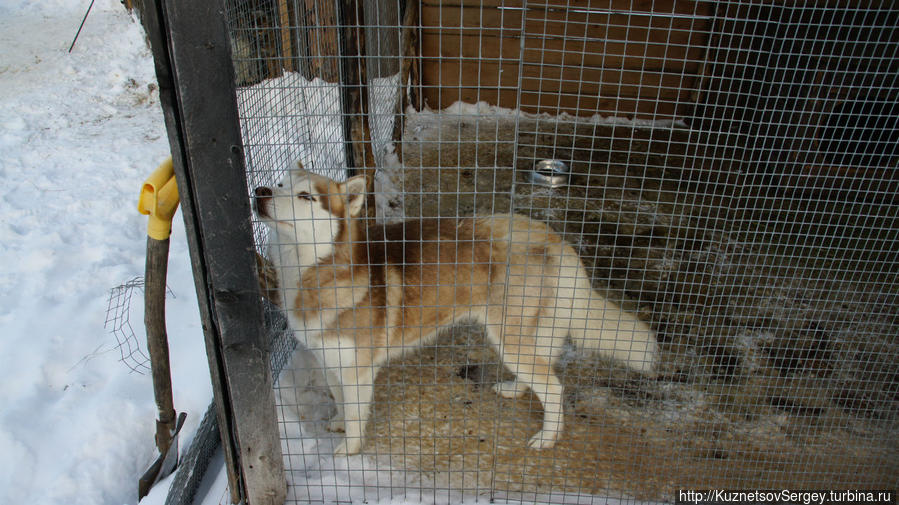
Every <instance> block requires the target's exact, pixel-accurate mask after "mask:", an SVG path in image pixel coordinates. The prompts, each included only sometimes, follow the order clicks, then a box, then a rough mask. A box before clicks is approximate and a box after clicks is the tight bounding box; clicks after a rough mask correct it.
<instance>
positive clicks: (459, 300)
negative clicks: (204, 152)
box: [255, 170, 658, 454]
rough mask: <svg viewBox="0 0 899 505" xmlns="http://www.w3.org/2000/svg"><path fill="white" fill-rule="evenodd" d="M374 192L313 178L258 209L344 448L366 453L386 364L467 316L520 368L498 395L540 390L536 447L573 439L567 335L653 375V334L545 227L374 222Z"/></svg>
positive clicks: (502, 221) (268, 193)
mask: <svg viewBox="0 0 899 505" xmlns="http://www.w3.org/2000/svg"><path fill="white" fill-rule="evenodd" d="M364 193H365V179H364V177H362V176H359V177H354V178H351V179H349V180H347V181H346V182H343V183H338V182H335V181H332V180H330V179H328V178H325V177H322V176H319V175H315V174H312V173H309V172H305V171H303V170H295V171H292V172H291V173H290V174H289V176H288V177H287V178H286V179H285V180H284V181H283V182H282V183H281V184H278V185H277V187H274V188H257V189H256V199H255V207H256V212H257V215H258V216H259V217H260V219H261V220H262V221H263V222H265V223H266V224H267V225H268V226H269V228H270V229H271V231H272V232H273V233H272V234H271V240H272V248H271V252H270V255H271V260H272V262H273V263H274V264H275V266H276V268H277V271H278V278H279V284H280V289H279V292H280V296H281V306H282V307H283V308H284V309H285V310H286V311H287V314H288V319H289V321H290V326H291V328H292V329H293V331H294V333H295V335H296V337H297V338H298V339H299V340H300V342H303V343H305V345H306V347H307V348H308V349H310V350H312V351H313V352H315V353H316V354H317V356H318V359H319V360H320V362H321V364H322V366H323V368H324V369H325V372H326V373H325V375H326V376H327V379H328V384H329V385H330V387H331V391H332V394H333V395H334V399H335V400H336V401H337V404H338V414H337V417H335V419H334V420H333V421H332V423H331V427H332V429H335V430H339V429H343V430H345V432H346V438H345V440H344V442H343V443H342V444H341V445H340V446H339V447H338V448H337V451H336V452H337V453H345V454H354V453H357V452H359V450H360V449H361V448H362V442H363V430H364V427H365V422H366V420H367V418H368V415H369V410H370V403H371V399H372V388H373V384H374V379H375V375H376V374H377V372H378V368H379V367H380V366H382V365H383V364H384V363H385V362H387V360H389V359H391V358H394V357H398V356H400V355H402V354H403V353H405V352H406V351H409V350H411V349H416V348H417V347H419V346H421V345H423V344H425V343H427V342H428V341H429V340H431V339H432V338H433V337H434V336H435V335H436V334H437V331H438V330H439V329H440V328H442V327H444V326H447V325H451V324H453V323H455V322H456V321H460V320H466V319H473V320H476V321H480V322H482V323H484V324H485V325H486V327H487V332H486V334H487V337H488V340H489V341H490V343H491V344H492V345H493V346H494V347H495V348H496V351H497V352H498V353H499V355H500V356H501V357H502V360H503V363H504V364H505V365H506V366H507V367H508V368H509V369H511V370H512V372H514V373H515V376H516V379H517V380H516V381H514V382H509V383H503V384H497V385H496V386H495V389H496V391H497V392H498V393H499V394H501V395H503V396H505V397H509V398H511V397H519V396H521V395H523V394H524V393H525V392H526V391H527V389H528V388H530V389H531V390H533V391H534V393H536V395H537V397H538V398H539V399H540V401H541V403H542V405H543V427H542V429H541V430H540V431H539V432H538V433H537V434H536V435H534V436H533V437H532V438H531V439H530V443H529V445H530V447H533V448H548V447H552V446H553V444H554V443H555V442H556V439H557V438H558V437H559V434H560V433H561V432H562V428H563V414H562V385H561V384H560V383H559V380H558V378H557V377H556V376H555V374H554V373H553V368H552V367H553V363H554V362H555V361H556V360H557V359H558V357H559V355H560V354H561V351H562V348H563V343H564V340H565V338H566V336H570V337H571V338H572V340H573V342H574V343H575V345H576V346H577V347H579V348H582V349H591V350H596V351H599V352H600V353H601V354H604V355H607V356H611V357H613V358H616V359H618V360H620V361H622V362H624V363H626V364H627V365H628V366H630V367H631V368H633V369H635V370H638V371H641V372H645V373H652V370H653V368H654V365H655V363H656V360H657V356H658V344H657V342H656V338H655V335H654V333H653V331H652V330H651V329H650V328H649V326H648V325H647V324H646V323H644V322H642V321H640V320H638V319H637V318H636V317H634V316H633V315H631V314H629V313H627V312H623V311H622V310H621V309H620V308H619V307H618V306H616V305H615V304H614V303H611V302H609V301H607V300H605V299H603V298H602V297H601V296H600V295H598V294H597V293H595V292H594V291H593V289H592V288H591V286H590V280H589V278H588V277H587V273H586V271H585V270H584V267H583V265H582V264H581V261H580V259H579V258H578V256H577V253H575V251H574V249H573V248H572V247H571V246H570V245H568V244H567V243H565V242H564V241H563V240H562V238H561V237H559V236H558V235H556V234H555V233H554V232H552V231H551V230H550V229H549V228H548V227H547V226H546V225H544V224H543V223H539V222H536V221H532V220H530V219H528V218H526V217H523V216H518V215H495V216H489V217H480V218H461V219H455V218H453V219H449V218H447V219H443V218H437V219H417V220H411V221H406V222H403V223H399V224H393V225H386V226H380V225H379V226H373V227H371V228H366V226H365V223H366V220H365V219H364V218H360V214H361V213H362V209H363V207H364V205H363V203H364V201H365V196H364Z"/></svg>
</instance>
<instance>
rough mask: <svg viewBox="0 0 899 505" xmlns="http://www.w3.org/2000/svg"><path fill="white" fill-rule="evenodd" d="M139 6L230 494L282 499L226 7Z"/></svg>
mask: <svg viewBox="0 0 899 505" xmlns="http://www.w3.org/2000/svg"><path fill="white" fill-rule="evenodd" d="M142 4H143V5H141V7H142V12H141V20H142V22H143V24H144V27H145V29H146V31H147V36H148V38H149V40H150V43H151V47H152V50H153V56H154V60H155V63H156V73H157V79H158V81H159V89H160V101H161V102H162V106H163V113H164V116H165V122H166V128H167V130H168V136H169V143H170V145H171V149H172V158H173V164H174V167H175V176H176V178H177V183H178V189H179V193H180V195H181V201H182V213H183V216H184V221H185V225H186V227H187V235H188V241H189V246H190V253H191V260H192V262H193V273H194V281H195V284H196V287H197V298H198V301H199V306H200V315H201V319H202V322H203V330H204V336H205V340H206V350H207V357H208V361H209V369H210V375H211V377H212V384H213V391H214V394H215V401H216V413H217V418H218V424H219V428H220V430H219V431H220V434H221V437H222V445H223V447H224V451H225V464H226V467H227V469H228V475H229V484H230V488H231V500H232V502H233V503H237V502H239V501H240V500H245V501H246V503H247V504H248V505H280V504H282V503H283V502H284V500H285V496H286V491H287V485H286V480H285V477H284V466H283V465H284V463H283V460H282V456H281V445H280V440H279V436H278V427H277V418H276V414H275V404H274V389H273V385H272V377H271V371H270V368H269V346H270V343H269V341H268V339H267V338H266V333H265V331H264V328H263V312H262V304H261V296H260V292H259V286H258V282H257V278H258V277H257V273H256V265H255V247H254V244H253V236H252V227H251V222H250V202H249V197H248V194H249V193H248V191H247V186H246V173H245V169H244V165H243V153H242V147H241V137H240V126H239V122H238V113H237V104H236V98H235V84H234V69H233V66H232V60H231V50H230V42H229V39H228V32H227V29H226V26H225V17H224V12H223V6H222V4H221V2H219V1H216V0H196V1H192V2H179V1H167V0H155V1H153V0H146V1H145V2H142ZM198 20H200V22H198Z"/></svg>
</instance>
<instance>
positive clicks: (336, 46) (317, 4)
mask: <svg viewBox="0 0 899 505" xmlns="http://www.w3.org/2000/svg"><path fill="white" fill-rule="evenodd" d="M304 5H305V8H306V15H305V19H306V44H307V48H306V54H307V56H308V60H307V63H308V74H307V77H309V78H313V77H319V78H321V79H323V80H325V81H328V82H340V54H341V51H340V16H339V12H338V10H337V1H336V0H304Z"/></svg>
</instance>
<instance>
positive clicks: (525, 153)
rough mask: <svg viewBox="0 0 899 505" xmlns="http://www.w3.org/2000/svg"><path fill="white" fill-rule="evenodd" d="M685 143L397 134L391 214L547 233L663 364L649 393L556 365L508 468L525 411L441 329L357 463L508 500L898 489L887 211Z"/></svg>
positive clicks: (379, 415)
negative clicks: (551, 404)
mask: <svg viewBox="0 0 899 505" xmlns="http://www.w3.org/2000/svg"><path fill="white" fill-rule="evenodd" d="M516 131H517V132H518V134H517V135H516ZM691 135H692V134H690V133H688V132H687V131H686V130H682V129H678V128H676V127H673V128H672V127H667V128H666V127H662V128H660V127H655V128H645V127H640V126H635V125H617V124H616V125H613V124H590V125H584V124H580V125H577V126H575V125H573V124H564V123H560V122H556V121H550V120H542V119H534V118H525V119H520V120H519V121H518V122H516V121H515V120H514V118H511V117H499V118H496V117H484V118H481V119H479V120H473V119H467V118H462V117H459V118H453V117H452V116H446V115H444V116H443V117H438V115H437V114H430V113H428V114H419V115H412V116H410V117H409V118H408V121H407V123H406V129H405V142H404V144H403V147H402V155H403V163H404V166H405V167H406V168H405V169H404V170H401V171H395V172H392V173H387V174H386V175H387V176H388V180H389V181H390V184H392V185H393V186H394V187H395V188H396V189H397V190H398V194H399V195H401V196H402V198H401V199H400V200H397V201H395V202H393V205H394V206H400V207H401V208H403V209H404V211H405V214H406V216H409V217H416V216H436V215H444V216H456V215H468V214H486V213H494V212H518V213H522V214H526V215H529V216H531V217H532V218H535V219H541V220H544V221H546V222H548V223H550V224H551V225H552V226H553V227H554V228H555V229H556V230H557V231H559V232H560V233H562V234H563V235H564V236H565V237H566V238H567V239H568V240H569V241H571V242H572V243H573V244H575V247H576V249H577V250H578V251H579V253H580V254H581V256H582V258H583V259H584V261H585V263H586V264H587V266H588V269H589V270H590V273H591V275H592V276H593V280H594V287H595V288H596V289H597V290H598V291H600V292H601V293H603V294H604V295H606V296H608V297H609V298H611V299H613V300H616V301H618V302H619V303H621V304H623V305H624V306H625V307H626V308H628V309H629V310H632V311H635V312H638V313H639V314H640V316H641V317H642V318H643V319H645V320H646V321H649V322H650V323H651V325H652V326H653V327H654V328H655V329H656V330H657V331H658V335H659V341H660V343H661V349H662V363H661V367H660V376H659V377H658V378H656V379H649V378H645V377H641V376H638V375H636V374H633V373H630V372H627V371H626V370H624V369H623V368H622V367H621V366H620V365H616V364H615V363H611V362H607V361H603V360H601V359H598V358H593V357H589V356H584V355H582V354H579V353H577V352H575V351H574V349H573V348H572V349H568V350H566V352H565V354H564V355H563V359H562V360H561V362H560V363H559V365H558V367H557V372H558V374H559V376H560V378H561V379H562V382H563V384H564V385H565V387H566V396H565V409H566V426H565V431H564V434H563V436H562V437H561V440H560V441H559V443H558V444H557V445H556V447H555V448H553V449H551V450H542V451H535V450H529V449H527V448H526V443H527V440H528V439H529V437H530V436H531V435H532V434H533V433H535V432H536V431H538V429H539V427H540V420H541V415H542V409H541V407H540V403H539V401H538V400H537V398H536V397H535V396H534V395H532V394H531V393H528V394H527V395H525V397H523V398H521V399H504V398H501V397H499V396H498V395H496V394H495V393H493V391H492V390H491V387H490V386H491V385H492V384H493V383H494V382H496V381H497V380H500V379H504V380H508V379H510V378H511V376H510V375H509V372H508V371H506V370H504V369H503V368H502V367H501V366H500V365H498V364H497V363H498V362H499V359H498V356H497V355H496V354H495V353H494V351H493V350H492V349H490V348H489V347H488V346H487V345H486V344H485V342H484V340H483V335H482V329H481V328H479V327H477V326H465V325H462V326H458V327H456V328H453V329H452V330H449V331H446V332H444V334H443V335H442V336H441V337H440V338H439V339H438V341H437V344H436V345H434V346H431V347H427V348H425V349H423V350H422V351H421V352H419V353H415V354H413V355H410V356H408V357H407V358H405V359H404V360H403V361H399V362H395V363H391V364H390V365H388V366H386V367H385V368H384V369H383V370H382V371H381V373H380V374H379V376H378V378H377V386H376V389H375V402H374V410H373V414H372V419H371V421H370V423H369V425H368V434H369V435H370V436H369V438H368V440H367V442H366V445H365V448H364V451H365V452H366V453H367V454H377V455H379V456H384V455H388V456H389V458H390V461H391V464H392V465H393V466H395V467H398V468H402V469H405V470H407V471H415V472H421V473H422V474H423V475H424V476H426V477H428V479H430V480H433V481H434V482H436V483H438V484H445V485H447V486H451V487H453V488H457V489H475V488H477V489H482V490H483V489H485V488H487V489H493V490H496V491H500V492H507V493H525V494H528V493H543V492H550V491H553V492H557V491H566V492H587V493H620V494H623V495H626V496H632V497H635V498H640V499H648V500H671V499H673V497H674V492H675V491H676V490H677V489H685V488H694V489H703V488H722V489H748V488H764V489H821V488H841V487H845V488H850V489H861V488H890V489H896V488H899V367H897V364H896V360H897V358H899V338H897V335H899V275H897V271H896V270H895V269H896V265H897V252H896V251H895V250H892V248H891V247H882V246H881V245H880V244H884V243H886V244H889V243H891V241H893V242H892V243H895V240H896V234H897V233H899V231H897V230H899V210H897V205H896V204H895V203H890V202H883V201H871V200H866V199H865V198H862V197H859V196H858V194H856V195H855V196H853V194H852V193H846V192H842V193H838V194H830V195H829V196H826V197H822V196H821V195H820V194H810V193H808V192H798V191H796V192H790V191H784V190H783V188H781V189H775V188H774V186H772V185H771V184H772V183H777V182H778V181H782V179H778V176H777V174H776V173H775V174H771V173H762V171H760V170H759V169H758V167H753V166H749V165H748V164H744V163H743V162H741V161H739V160H741V159H742V157H743V153H742V151H741V149H740V148H739V145H738V144H739V140H738V141H736V142H735V141H724V140H722V139H718V138H701V137H697V136H693V137H692V138H691ZM691 146H692V147H691ZM697 146H699V147H697ZM543 158H558V159H563V160H566V161H570V165H571V172H572V175H571V180H570V183H569V185H568V186H566V187H564V188H560V189H555V190H550V189H547V188H544V187H538V186H534V185H532V184H529V183H528V170H530V168H531V167H532V166H533V164H534V162H535V160H539V159H543ZM698 159H705V160H707V161H704V162H703V163H699V162H698V161H696V160H698ZM422 365H426V366H422Z"/></svg>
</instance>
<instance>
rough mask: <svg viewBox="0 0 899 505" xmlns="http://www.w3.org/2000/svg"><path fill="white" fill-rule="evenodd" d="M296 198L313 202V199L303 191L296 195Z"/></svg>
mask: <svg viewBox="0 0 899 505" xmlns="http://www.w3.org/2000/svg"><path fill="white" fill-rule="evenodd" d="M297 197H298V198H302V199H303V200H309V201H310V202H314V201H315V197H313V196H312V195H310V194H309V193H307V192H305V191H300V192H299V193H297Z"/></svg>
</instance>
